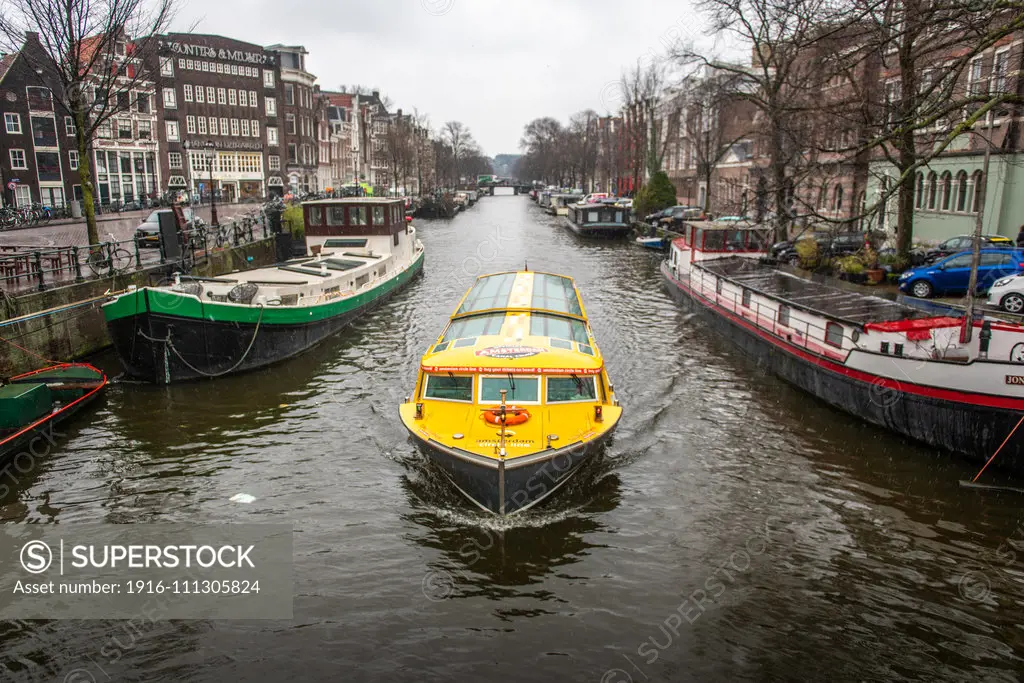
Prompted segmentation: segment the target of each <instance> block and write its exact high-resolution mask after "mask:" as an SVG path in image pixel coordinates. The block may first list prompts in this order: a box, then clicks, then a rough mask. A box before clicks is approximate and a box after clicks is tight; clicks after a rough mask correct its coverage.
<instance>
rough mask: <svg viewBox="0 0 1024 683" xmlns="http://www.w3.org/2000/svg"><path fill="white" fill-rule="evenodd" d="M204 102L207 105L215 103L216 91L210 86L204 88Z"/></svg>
mask: <svg viewBox="0 0 1024 683" xmlns="http://www.w3.org/2000/svg"><path fill="white" fill-rule="evenodd" d="M206 101H207V102H208V103H209V104H213V103H214V102H216V101H217V89H216V88H214V87H213V86H212V85H208V86H206Z"/></svg>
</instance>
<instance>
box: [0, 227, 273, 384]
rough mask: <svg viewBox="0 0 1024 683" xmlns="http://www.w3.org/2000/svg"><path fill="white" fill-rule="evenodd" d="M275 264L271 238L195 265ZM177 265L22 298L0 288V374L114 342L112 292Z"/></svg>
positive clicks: (214, 270)
mask: <svg viewBox="0 0 1024 683" xmlns="http://www.w3.org/2000/svg"><path fill="white" fill-rule="evenodd" d="M276 262H277V254H276V245H275V239H274V237H270V238H268V239H264V240H259V241H257V242H252V243H250V244H246V245H243V246H239V247H234V248H229V249H223V250H218V251H215V252H211V253H210V254H209V255H208V257H207V258H204V259H202V261H201V262H198V263H196V265H195V267H194V268H193V269H192V273H193V274H194V275H200V276H203V277H214V276H217V275H224V274H226V273H230V272H233V271H238V270H250V269H252V268H259V267H263V266H268V265H271V264H273V263H276ZM173 268H174V265H173V264H165V265H159V266H150V267H147V268H143V269H140V270H137V271H133V272H131V273H127V274H124V275H118V276H114V277H108V278H103V279H99V280H88V281H86V282H77V283H74V284H70V285H66V286H62V287H54V288H53V289H47V290H44V291H41V292H32V293H30V294H23V295H21V296H17V297H11V296H8V295H7V294H6V293H3V292H2V291H0V375H2V376H4V377H9V376H11V375H15V374H18V373H20V372H27V371H28V370H32V369H35V368H38V367H41V366H43V365H45V364H46V361H70V360H75V359H78V358H82V357H83V356H88V355H89V354H92V353H95V352H97V351H99V350H101V349H103V348H106V347H107V346H110V344H111V341H110V337H109V336H108V335H107V325H106V322H105V321H104V319H103V311H102V310H101V306H102V305H103V303H104V302H105V301H106V300H107V299H108V297H109V295H108V292H119V291H122V290H124V289H126V288H127V287H128V286H129V285H135V286H137V287H145V286H147V285H153V284H156V283H157V282H159V281H160V280H161V279H163V278H165V277H168V276H169V275H170V274H171V273H172V272H173ZM44 359H45V360H44Z"/></svg>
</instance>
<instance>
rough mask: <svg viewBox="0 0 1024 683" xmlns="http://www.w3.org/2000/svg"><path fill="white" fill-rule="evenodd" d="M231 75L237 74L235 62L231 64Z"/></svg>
mask: <svg viewBox="0 0 1024 683" xmlns="http://www.w3.org/2000/svg"><path fill="white" fill-rule="evenodd" d="M231 75H232V76H237V75H238V65H237V64H232V65H231Z"/></svg>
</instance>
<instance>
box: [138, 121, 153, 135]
mask: <svg viewBox="0 0 1024 683" xmlns="http://www.w3.org/2000/svg"><path fill="white" fill-rule="evenodd" d="M152 137H153V122H152V121H139V139H140V140H149V139H150V138H152Z"/></svg>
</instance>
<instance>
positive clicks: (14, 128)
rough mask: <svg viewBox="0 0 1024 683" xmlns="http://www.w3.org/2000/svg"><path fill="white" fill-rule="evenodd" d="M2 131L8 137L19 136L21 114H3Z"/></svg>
mask: <svg viewBox="0 0 1024 683" xmlns="http://www.w3.org/2000/svg"><path fill="white" fill-rule="evenodd" d="M12 124H13V125H12ZM4 129H5V130H6V131H7V134H8V135H21V131H22V128H21V114H18V113H16V112H4Z"/></svg>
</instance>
